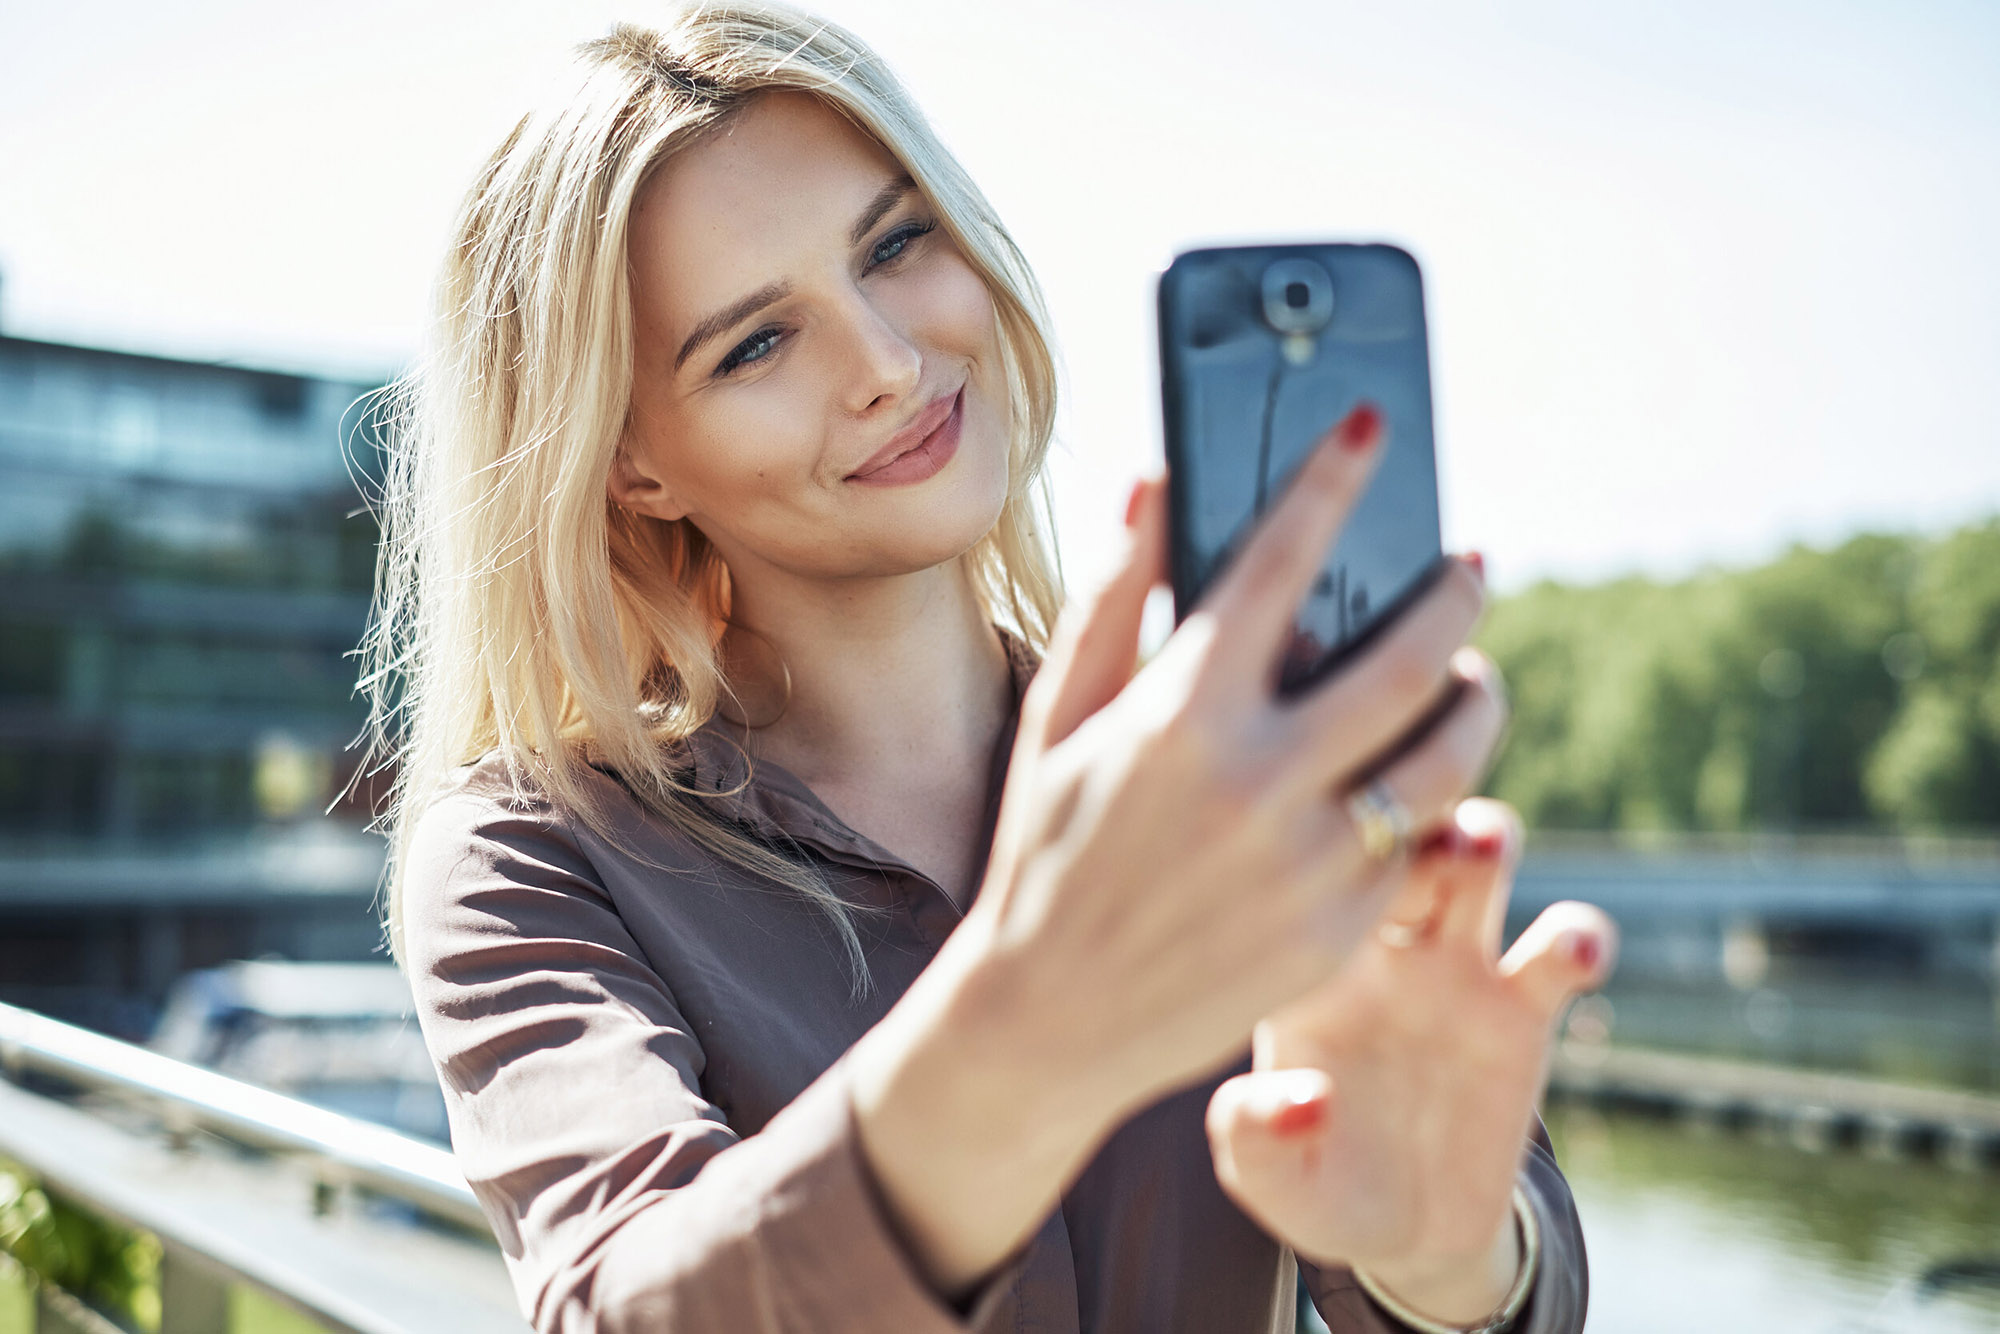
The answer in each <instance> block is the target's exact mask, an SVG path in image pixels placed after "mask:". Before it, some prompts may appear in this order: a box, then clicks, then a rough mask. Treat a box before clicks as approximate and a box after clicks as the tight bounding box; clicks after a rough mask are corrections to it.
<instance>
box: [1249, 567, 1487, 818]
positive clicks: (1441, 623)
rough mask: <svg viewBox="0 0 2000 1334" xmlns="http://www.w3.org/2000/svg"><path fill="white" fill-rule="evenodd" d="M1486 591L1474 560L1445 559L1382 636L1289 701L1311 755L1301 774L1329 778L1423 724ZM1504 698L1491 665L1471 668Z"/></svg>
mask: <svg viewBox="0 0 2000 1334" xmlns="http://www.w3.org/2000/svg"><path fill="white" fill-rule="evenodd" d="M1485 605H1486V588H1485V584H1484V583H1483V582H1482V580H1481V578H1480V575H1479V573H1478V572H1477V569H1476V567H1475V565H1474V564H1473V563H1472V562H1471V561H1469V560H1467V559H1464V558H1459V559H1454V560H1451V561H1448V562H1446V565H1445V568H1444V571H1443V573H1442V574H1441V575H1440V576H1439V577H1438V579H1437V580H1436V582H1434V583H1433V584H1432V585H1431V586H1430V587H1429V588H1427V589H1425V590H1424V592H1423V593H1422V594H1421V595H1420V596H1419V597H1418V598H1417V600H1416V601H1415V602H1413V603H1411V604H1410V606H1409V607H1408V609H1407V610H1405V611H1404V612H1403V613H1402V614H1401V615H1399V616H1398V617H1397V618H1396V619H1395V621H1394V622H1393V623H1391V624H1390V625H1389V627H1388V628H1387V629H1385V630H1384V631H1383V632H1382V637H1381V638H1380V639H1378V640H1376V641H1375V643H1373V644H1371V645H1369V646H1368V647H1367V648H1365V649H1363V650H1362V651H1361V653H1360V654H1359V656H1357V657H1356V658H1355V659H1354V661H1353V662H1351V663H1349V664H1348V665H1347V666H1346V667H1345V668H1343V669H1341V670H1340V671H1338V672H1336V673H1334V675H1333V676H1332V677H1330V678H1329V679H1328V680H1326V681H1325V682H1323V683H1321V684H1320V685H1319V686H1317V687H1316V688H1314V689H1312V690H1309V691H1307V692H1306V693H1305V694H1304V695H1303V696H1301V697H1300V698H1299V699H1298V700H1296V701H1295V702H1292V703H1290V704H1288V705H1287V707H1288V708H1290V709H1291V710H1292V713H1293V717H1294V719H1295V723H1296V727H1297V731H1298V734H1299V735H1300V736H1302V737H1304V738H1307V742H1306V744H1307V746H1308V747H1309V751H1310V753H1309V756H1308V758H1307V762H1306V763H1305V764H1304V765H1302V766H1301V776H1302V777H1304V778H1307V779H1309V780H1311V781H1314V782H1317V783H1326V782H1329V781H1332V780H1333V779H1334V778H1335V777H1337V776H1339V775H1342V774H1347V773H1351V772H1353V771H1354V770H1356V769H1358V768H1360V767H1362V766H1364V765H1366V764H1368V763H1370V762H1371V761H1373V760H1374V759H1375V758H1376V757H1377V756H1379V755H1381V754H1382V753H1383V752H1384V751H1386V750H1387V749H1389V747H1390V746H1392V745H1393V744H1394V743H1395V742H1396V741H1398V740H1399V739H1401V738H1402V737H1404V736H1405V735H1407V734H1408V733H1409V732H1410V730H1411V729H1412V728H1413V727H1416V726H1418V725H1419V724H1420V723H1421V722H1422V721H1423V720H1424V717H1425V715H1426V714H1427V713H1429V712H1430V711H1431V710H1432V709H1434V708H1435V707H1436V706H1437V703H1438V700H1439V698H1440V697H1441V696H1442V695H1443V693H1444V692H1445V690H1446V688H1447V686H1448V685H1449V684H1450V682H1451V680H1452V676H1453V659H1454V655H1455V654H1456V653H1457V651H1458V650H1459V647H1460V646H1461V645H1463V644H1464V643H1465V640H1466V637H1467V636H1468V635H1470V634H1471V633H1472V629H1473V627H1474V626H1475V625H1477V624H1478V623H1479V615H1480V612H1481V611H1482V610H1483V609H1484V608H1485ZM1474 674H1475V675H1476V676H1477V677H1478V678H1479V679H1480V680H1482V681H1484V682H1485V683H1486V684H1487V686H1488V687H1489V689H1490V691H1491V693H1492V694H1493V696H1494V698H1495V699H1496V700H1498V699H1499V698H1501V695H1500V684H1499V673H1498V672H1497V671H1496V670H1493V669H1492V665H1491V664H1490V663H1485V664H1484V666H1483V667H1482V668H1481V669H1480V670H1478V671H1477V672H1476V673H1474Z"/></svg>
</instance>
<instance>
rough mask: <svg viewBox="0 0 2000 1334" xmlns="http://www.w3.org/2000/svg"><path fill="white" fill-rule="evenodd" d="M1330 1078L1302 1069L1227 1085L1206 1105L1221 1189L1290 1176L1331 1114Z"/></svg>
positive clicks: (1247, 1077)
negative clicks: (1274, 1175)
mask: <svg viewBox="0 0 2000 1334" xmlns="http://www.w3.org/2000/svg"><path fill="white" fill-rule="evenodd" d="M1333 1095H1334V1087H1333V1077H1332V1076H1331V1075H1329V1074H1327V1072H1326V1071H1324V1070H1319V1069H1315V1068H1313V1067H1311V1066H1301V1067H1298V1068H1296V1069H1291V1070H1259V1071H1256V1072H1255V1073H1252V1074H1247V1075H1238V1076H1236V1078H1234V1079H1230V1080H1226V1081H1224V1083H1223V1084H1222V1085H1221V1087H1219V1088H1217V1089H1216V1090H1215V1093H1214V1095H1213V1096H1212V1097H1210V1098H1209V1100H1208V1116H1207V1121H1206V1124H1207V1128H1208V1146H1209V1152H1210V1154H1211V1155H1212V1156H1213V1157H1214V1159H1215V1172H1216V1177H1217V1179H1218V1180H1220V1181H1221V1182H1222V1184H1223V1186H1224V1187H1225V1188H1230V1189H1232V1190H1233V1188H1234V1187H1235V1186H1236V1185H1237V1184H1238V1183H1240V1182H1244V1181H1256V1180H1259V1179H1260V1178H1263V1177H1265V1176H1268V1175H1270V1174H1271V1173H1273V1172H1275V1171H1280V1170H1282V1171H1287V1172H1290V1171H1293V1170H1295V1169H1296V1168H1297V1167H1298V1166H1299V1165H1300V1164H1301V1163H1302V1161H1303V1158H1304V1155H1305V1152H1306V1150H1307V1148H1308V1147H1309V1146H1311V1145H1314V1144H1316V1143H1318V1142H1319V1140H1320V1139H1321V1138H1322V1137H1323V1132H1324V1131H1325V1128H1326V1124H1327V1122H1328V1120H1329V1119H1330V1117H1331V1114H1332V1110H1333Z"/></svg>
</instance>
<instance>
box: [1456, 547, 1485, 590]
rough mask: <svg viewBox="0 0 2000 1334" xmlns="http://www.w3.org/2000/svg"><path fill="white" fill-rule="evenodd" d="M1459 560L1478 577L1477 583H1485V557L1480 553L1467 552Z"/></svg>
mask: <svg viewBox="0 0 2000 1334" xmlns="http://www.w3.org/2000/svg"><path fill="white" fill-rule="evenodd" d="M1460 559H1462V560H1464V562H1465V563H1466V564H1467V565H1468V566H1470V567H1471V569H1472V572H1473V573H1474V574H1476V575H1478V576H1479V582H1480V583H1482V584H1483V583H1485V582H1486V557H1485V555H1483V554H1482V553H1480V552H1477V551H1468V552H1466V553H1465V555H1464V556H1463V557H1461V558H1460Z"/></svg>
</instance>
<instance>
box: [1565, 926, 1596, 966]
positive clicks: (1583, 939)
mask: <svg viewBox="0 0 2000 1334" xmlns="http://www.w3.org/2000/svg"><path fill="white" fill-rule="evenodd" d="M1602 949H1603V947H1602V946H1601V945H1599V944H1598V943H1597V937H1596V936H1593V935H1590V934H1589V933H1587V932H1582V931H1579V932H1577V933H1576V934H1575V935H1574V936H1573V937H1571V939H1570V942H1569V957H1570V958H1572V959H1574V960H1576V965H1577V967H1579V968H1584V969H1595V968H1596V967H1597V956H1598V954H1599V953H1600V952H1601V950H1602Z"/></svg>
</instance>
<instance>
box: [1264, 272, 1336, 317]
mask: <svg viewBox="0 0 2000 1334" xmlns="http://www.w3.org/2000/svg"><path fill="white" fill-rule="evenodd" d="M1262 287H1263V296H1264V320H1265V322H1266V323H1267V324H1269V325H1270V326H1271V327H1272V328H1273V329H1276V330H1277V331H1278V332H1279V333H1281V334H1315V333H1318V332H1319V331H1320V330H1321V329H1324V328H1325V327H1326V326H1327V325H1328V324H1330V323H1332V321H1333V275H1332V274H1330V273H1328V272H1327V271H1326V266H1325V265H1323V264H1321V263H1319V262H1318V261H1317V260H1310V259H1305V258H1303V257H1292V258H1286V259H1280V260H1277V261H1275V262H1274V263H1272V264H1271V266H1270V267H1269V268H1267V269H1265V270H1264V281H1263V283H1262Z"/></svg>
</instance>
